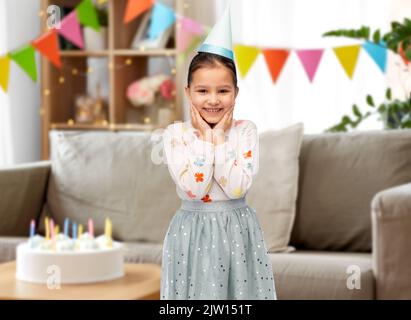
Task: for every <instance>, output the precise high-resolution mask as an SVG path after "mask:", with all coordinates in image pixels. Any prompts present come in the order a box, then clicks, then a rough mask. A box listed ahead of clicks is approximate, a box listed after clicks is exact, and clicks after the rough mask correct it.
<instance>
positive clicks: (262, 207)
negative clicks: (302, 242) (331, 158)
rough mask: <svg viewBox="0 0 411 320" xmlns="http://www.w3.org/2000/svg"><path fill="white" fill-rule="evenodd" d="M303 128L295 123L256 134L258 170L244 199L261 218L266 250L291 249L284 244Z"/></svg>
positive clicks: (292, 212)
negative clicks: (257, 136) (257, 141)
mask: <svg viewBox="0 0 411 320" xmlns="http://www.w3.org/2000/svg"><path fill="white" fill-rule="evenodd" d="M303 130H304V127H303V124H301V123H298V124H295V125H292V126H289V127H287V128H284V129H281V130H275V131H274V130H270V131H266V132H262V133H261V134H260V135H259V143H260V145H259V154H260V158H259V170H258V172H257V175H256V176H255V178H254V181H253V185H252V186H251V188H250V190H249V192H248V194H247V202H248V204H249V205H250V206H251V207H252V208H254V209H255V211H256V213H257V216H258V218H259V220H260V221H261V228H262V230H263V233H264V239H265V241H266V244H267V249H268V251H269V252H284V251H288V252H290V251H293V250H294V248H293V247H292V246H289V245H288V244H289V240H290V236H291V229H292V226H293V222H294V216H295V207H296V198H297V188H298V171H299V169H298V157H299V154H300V147H301V141H302V138H303Z"/></svg>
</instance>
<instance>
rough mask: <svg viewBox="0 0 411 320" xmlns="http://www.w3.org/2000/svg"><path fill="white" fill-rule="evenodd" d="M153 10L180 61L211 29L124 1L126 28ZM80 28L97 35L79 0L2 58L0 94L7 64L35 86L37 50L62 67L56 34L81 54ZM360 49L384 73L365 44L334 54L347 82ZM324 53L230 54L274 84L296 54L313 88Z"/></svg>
mask: <svg viewBox="0 0 411 320" xmlns="http://www.w3.org/2000/svg"><path fill="white" fill-rule="evenodd" d="M150 9H152V16H151V20H150V25H149V36H150V37H151V38H155V37H157V36H158V35H159V34H161V32H163V31H164V30H166V29H167V28H169V27H170V26H172V25H173V24H174V23H175V22H176V21H177V35H176V42H177V43H176V47H177V52H178V53H179V55H178V57H179V58H180V57H182V58H184V57H187V55H188V54H189V53H190V52H192V51H194V50H196V49H197V51H198V47H199V45H200V44H201V42H202V41H203V40H204V38H205V37H206V36H207V34H209V33H210V31H211V28H210V27H208V26H204V25H202V24H200V23H199V22H197V21H194V20H192V19H189V18H187V17H184V16H182V15H178V14H176V13H175V11H174V10H173V9H172V8H171V7H168V6H166V5H164V4H162V3H160V2H156V1H154V0H128V3H127V7H126V10H125V13H124V23H125V24H126V23H129V22H130V21H132V20H133V19H135V18H136V17H138V16H139V15H141V14H142V13H144V12H146V11H148V10H150ZM81 25H83V26H89V27H91V28H93V29H95V30H99V27H100V26H99V22H98V18H97V13H96V10H95V7H94V5H93V2H92V0H82V1H81V2H80V4H79V5H78V6H77V7H76V8H74V10H73V11H72V12H70V13H69V15H67V16H66V17H65V18H64V19H63V20H62V21H61V28H60V29H57V30H55V29H53V30H51V31H49V32H47V33H45V34H43V35H42V36H40V37H39V38H37V39H35V40H33V41H32V42H31V43H30V44H27V45H26V46H23V47H22V48H21V49H19V50H14V51H12V52H9V53H8V54H3V56H0V86H1V88H2V89H3V90H4V91H7V89H8V82H9V73H10V60H13V61H14V62H15V63H16V64H17V65H19V66H20V67H21V68H22V69H23V70H24V71H25V72H26V73H27V74H28V75H29V76H30V78H31V79H32V80H33V81H36V80H37V67H36V61H35V49H36V50H37V51H39V52H40V53H41V54H42V55H43V56H44V57H45V58H47V59H48V60H50V61H51V62H52V63H53V64H54V65H55V66H56V67H58V68H60V67H61V60H60V51H59V48H58V36H57V34H60V35H61V36H63V37H64V38H66V39H67V40H69V41H70V42H72V43H73V44H75V45H76V46H78V47H79V48H80V49H83V48H84V40H83V35H82V32H81ZM361 48H363V49H364V50H365V51H366V52H367V53H368V55H369V56H370V58H371V59H372V60H373V61H374V62H375V63H376V65H377V67H378V68H379V69H380V70H381V72H383V73H385V72H386V65H387V50H388V48H387V47H386V45H385V43H384V42H383V41H381V42H380V44H375V43H372V42H365V43H363V44H358V45H352V46H343V47H336V48H332V49H333V51H334V53H335V55H336V57H337V58H338V60H339V62H340V64H341V66H342V67H343V69H344V71H345V72H346V74H347V76H348V77H349V78H350V79H352V77H353V74H354V70H355V67H356V65H357V61H358V56H359V53H360V49H361ZM324 50H325V49H294V48H259V47H256V46H250V45H244V44H236V45H235V46H234V53H235V57H236V61H237V64H238V69H239V72H240V75H241V77H243V78H244V77H246V76H247V74H248V72H249V71H250V69H251V68H252V66H253V65H254V63H255V60H256V59H257V57H258V55H259V54H260V53H263V55H264V58H265V62H266V64H267V68H268V70H269V73H270V75H271V79H272V81H273V83H276V82H277V81H278V79H279V76H280V74H281V72H282V70H283V69H284V66H285V64H286V61H287V59H288V57H289V55H290V54H291V53H292V51H295V52H296V54H297V56H298V58H299V60H300V61H301V63H302V65H303V68H304V70H305V72H306V74H307V76H308V79H309V81H310V82H313V80H314V77H315V74H316V72H317V69H318V66H319V64H320V61H321V58H322V55H323V52H324ZM398 54H399V55H400V57H401V58H402V60H403V62H404V64H405V65H407V66H408V65H409V61H408V60H407V58H406V57H405V54H404V51H403V50H402V47H401V46H400V48H399V50H398Z"/></svg>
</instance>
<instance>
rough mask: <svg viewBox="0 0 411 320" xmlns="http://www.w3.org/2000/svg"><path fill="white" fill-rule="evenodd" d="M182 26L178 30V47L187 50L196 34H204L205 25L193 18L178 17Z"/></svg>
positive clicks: (180, 49)
mask: <svg viewBox="0 0 411 320" xmlns="http://www.w3.org/2000/svg"><path fill="white" fill-rule="evenodd" d="M177 19H178V23H179V25H180V28H179V29H178V31H177V48H178V49H179V51H185V50H186V49H187V47H188V46H189V45H190V43H191V40H192V39H193V36H194V35H197V36H200V35H203V33H204V29H203V26H202V25H201V24H200V23H198V22H196V21H194V20H191V19H188V18H185V17H178V18H177Z"/></svg>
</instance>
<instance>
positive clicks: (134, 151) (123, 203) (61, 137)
mask: <svg viewBox="0 0 411 320" xmlns="http://www.w3.org/2000/svg"><path fill="white" fill-rule="evenodd" d="M161 133H162V132H160V133H159V137H161ZM50 139H51V160H52V170H51V171H52V172H51V175H50V181H49V186H48V194H47V201H48V207H49V210H50V212H51V216H52V217H53V218H54V219H55V220H56V222H57V224H59V225H60V226H62V224H63V221H64V218H66V217H68V218H70V219H71V220H72V221H76V222H77V223H81V224H84V225H86V223H87V221H88V219H89V218H93V220H94V223H95V232H96V233H97V234H100V233H102V232H103V230H104V220H105V218H106V217H110V218H111V220H112V222H113V236H114V238H115V239H117V240H120V241H128V242H132V241H151V242H154V243H162V242H163V240H164V235H165V232H166V229H167V227H168V224H169V222H170V220H171V218H172V216H173V215H174V213H175V212H176V210H177V209H178V207H179V205H180V199H179V198H178V197H177V195H176V192H175V186H174V183H173V181H172V179H171V177H170V176H169V173H168V170H167V167H166V165H165V164H164V163H163V162H162V161H161V160H162V154H161V152H162V143H161V139H158V140H153V141H152V135H151V134H150V133H144V132H87V133H84V132H76V131H66V132H64V131H51V132H50ZM43 223H44V222H43Z"/></svg>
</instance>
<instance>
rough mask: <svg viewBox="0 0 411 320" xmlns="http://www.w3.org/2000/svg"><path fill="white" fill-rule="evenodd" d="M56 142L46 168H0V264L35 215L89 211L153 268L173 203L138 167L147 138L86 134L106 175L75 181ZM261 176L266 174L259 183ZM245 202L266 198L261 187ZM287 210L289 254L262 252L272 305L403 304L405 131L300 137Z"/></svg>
mask: <svg viewBox="0 0 411 320" xmlns="http://www.w3.org/2000/svg"><path fill="white" fill-rule="evenodd" d="M73 134H79V133H73ZM63 136H64V135H61V134H59V133H58V132H55V133H54V137H53V136H52V137H51V138H52V139H54V141H53V143H52V146H53V145H54V146H55V147H52V148H54V151H53V152H56V149H59V148H60V149H59V150H58V151H59V155H56V154H54V155H53V156H52V159H56V158H55V157H62V158H58V159H57V160H56V162H55V163H54V162H52V161H41V162H37V163H30V164H24V165H16V166H12V167H7V168H3V169H0V262H5V261H9V260H13V259H14V258H15V247H16V245H17V244H18V243H20V242H22V241H25V239H26V238H25V236H26V234H27V233H28V226H29V221H30V220H31V219H33V218H34V219H36V220H37V221H41V220H40V218H41V219H42V218H43V217H41V213H42V211H43V213H42V215H44V214H45V213H46V214H49V215H52V216H53V214H57V213H56V212H58V211H59V212H58V214H60V215H61V212H60V211H62V212H65V214H66V213H67V212H69V213H68V215H70V218H72V219H80V220H81V219H83V220H84V219H86V218H87V217H88V215H86V214H85V212H91V211H93V213H92V214H93V215H94V216H93V217H94V219H96V220H97V221H96V225H97V227H96V228H97V229H98V228H99V224H102V221H103V220H104V215H106V214H107V212H109V213H110V214H111V215H112V216H113V217H114V219H115V220H116V219H117V223H116V224H114V228H115V229H117V230H116V232H115V236H116V237H118V238H119V239H121V240H125V241H126V244H127V252H126V255H125V260H126V261H127V262H155V263H157V264H161V253H162V242H161V239H162V236H163V235H164V233H165V228H166V227H167V224H168V222H169V221H170V218H171V217H172V215H173V212H175V210H176V209H177V208H178V206H179V199H178V198H177V196H176V194H175V186H174V184H173V183H172V181H171V179H170V177H169V174H168V171H167V169H166V168H165V167H164V166H157V167H152V166H151V163H150V162H149V161H146V159H149V158H150V152H151V150H152V148H150V144H149V143H148V137H145V136H144V134H142V133H136V134H134V133H130V134H129V136H128V137H127V139H129V140H126V141H123V140H121V142H120V141H119V142H118V143H117V142H116V139H117V138H118V134H115V133H112V134H111V136H110V135H109V136H107V135H106V134H102V135H101V136H94V137H93V140H92V141H94V142H93V143H91V144H89V146H88V147H87V150H88V151H89V152H92V154H94V155H95V157H96V158H98V157H99V156H100V155H101V154H99V152H100V151H101V150H103V149H104V148H105V145H107V143H114V144H113V146H114V147H112V148H110V149H109V150H105V151H104V152H105V153H104V159H109V160H107V161H109V162H108V163H107V164H108V166H109V167H110V164H111V165H112V166H113V170H112V171H111V170H100V171H99V168H98V167H97V168H96V167H93V170H92V171H93V173H90V174H88V173H86V174H85V173H83V176H81V175H80V176H76V175H77V174H78V173H77V170H68V168H69V166H68V168H66V167H65V166H64V163H65V161H67V163H71V164H73V163H74V164H75V166H76V168H89V167H88V166H89V165H90V163H91V162H90V161H92V160H90V159H87V158H83V159H79V158H77V155H78V154H79V152H81V150H75V152H72V150H71V151H70V150H68V149H64V148H63V147H60V146H64V143H63V141H62V140H59V139H64V137H63ZM108 137H109V138H108ZM123 137H124V136H123ZM108 139H113V140H110V141H108ZM135 141H137V142H135ZM273 147H275V146H273ZM123 150H128V152H130V150H131V152H132V156H130V153H124V152H123ZM133 150H134V151H133ZM107 152H108V153H107ZM107 155H111V156H107ZM124 158H127V159H124ZM53 161H54V160H53ZM114 164H118V167H121V168H123V171H118V169H116V168H114V167H115V166H114ZM93 166H95V164H93ZM125 166H126V167H127V168H126V169H125V170H124V167H125ZM135 166H136V167H137V168H138V170H136V169H135V168H134V167H135ZM87 170H89V169H87ZM134 171H138V174H136V175H135V177H134ZM270 174H275V172H266V173H264V175H263V176H262V178H261V179H264V176H266V175H270ZM114 175H115V176H116V178H118V180H115V179H114V178H113V179H112V180H110V181H112V184H111V190H108V191H109V193H107V194H110V197H107V196H105V197H100V198H98V196H99V195H102V194H104V192H106V191H107V190H105V189H104V188H105V187H104V186H101V183H95V184H94V185H93V186H91V185H90V181H97V180H99V178H100V176H104V177H106V178H108V179H110V177H113V176H114ZM260 175H262V174H261V172H260ZM73 179H77V180H73ZM72 181H78V185H76V186H74V187H73V186H72ZM87 181H88V182H87ZM123 185H129V188H132V189H124V188H123ZM70 188H72V189H70ZM69 190H82V191H81V192H82V195H84V197H80V198H78V199H74V198H75V196H73V193H72V192H71V193H70V192H69ZM133 190H134V191H135V190H137V191H136V192H135V193H134V191H133ZM130 193H131V196H129V194H130ZM133 193H134V194H133ZM113 194H115V197H114V196H112V195H113ZM128 197H129V198H128ZM253 201H275V199H271V198H270V190H269V189H267V190H266V194H264V195H261V196H260V198H258V197H257V198H256V197H254V198H253ZM69 203H75V206H73V205H72V206H71V207H70V208H69V207H68V204H69ZM250 205H251V206H253V203H250ZM68 208H69V210H68ZM87 208H91V209H87ZM296 208H297V209H296V217H295V220H294V224H293V229H292V233H291V235H290V236H291V240H290V245H291V246H293V247H294V248H296V250H295V251H292V252H288V253H286V252H279V253H270V257H271V259H272V262H273V268H274V279H275V283H276V289H277V295H278V298H279V299H411V255H410V254H409V249H410V248H411V130H392V131H369V132H357V133H341V134H340V133H338V134H318V135H305V136H304V139H303V143H302V146H301V153H300V158H299V178H298V196H297V201H296ZM116 210H117V211H116ZM53 211H54V213H53ZM99 212H101V220H99V214H100V213H99ZM103 213H104V214H103ZM90 214H91V213H90ZM53 218H55V219H56V220H57V221H59V219H60V221H61V218H62V217H58V216H57V217H53Z"/></svg>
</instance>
